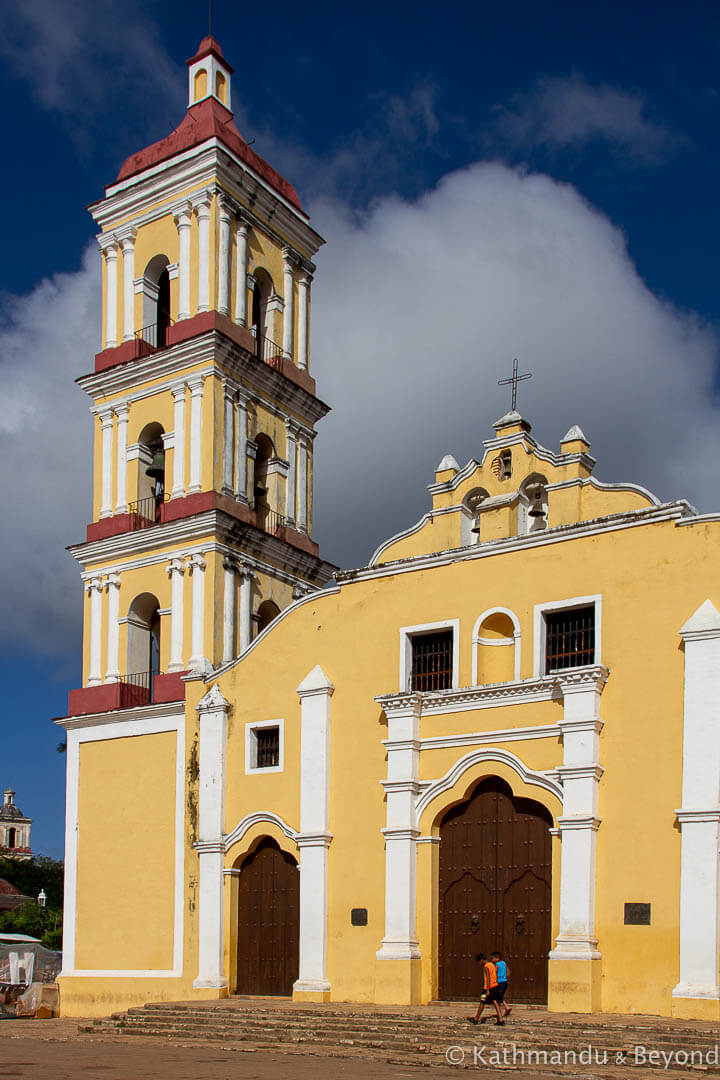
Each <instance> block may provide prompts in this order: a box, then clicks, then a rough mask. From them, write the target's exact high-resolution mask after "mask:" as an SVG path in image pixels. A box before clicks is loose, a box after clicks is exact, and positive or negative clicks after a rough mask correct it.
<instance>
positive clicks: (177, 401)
mask: <svg viewBox="0 0 720 1080" xmlns="http://www.w3.org/2000/svg"><path fill="white" fill-rule="evenodd" d="M172 396H173V403H174V414H175V415H174V421H173V425H174V434H173V484H172V491H171V493H170V494H171V498H173V499H179V498H182V496H183V495H184V494H185V383H182V384H181V385H180V386H173V388H172Z"/></svg>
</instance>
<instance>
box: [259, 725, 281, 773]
mask: <svg viewBox="0 0 720 1080" xmlns="http://www.w3.org/2000/svg"><path fill="white" fill-rule="evenodd" d="M255 739H256V740H257V768H258V769H274V768H277V766H278V765H279V764H280V728H276V727H266V728H256V729H255Z"/></svg>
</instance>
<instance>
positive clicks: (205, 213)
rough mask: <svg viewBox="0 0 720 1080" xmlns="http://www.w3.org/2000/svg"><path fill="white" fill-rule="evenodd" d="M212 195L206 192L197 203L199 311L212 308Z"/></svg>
mask: <svg viewBox="0 0 720 1080" xmlns="http://www.w3.org/2000/svg"><path fill="white" fill-rule="evenodd" d="M211 202H212V195H211V194H210V192H205V193H204V195H203V197H202V198H201V200H200V201H199V202H198V203H196V210H197V218H198V305H197V306H198V311H209V310H210V204H211Z"/></svg>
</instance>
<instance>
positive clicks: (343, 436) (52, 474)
mask: <svg viewBox="0 0 720 1080" xmlns="http://www.w3.org/2000/svg"><path fill="white" fill-rule="evenodd" d="M311 210H312V211H313V215H314V216H313V224H314V225H315V226H316V227H317V228H318V229H319V230H320V231H321V232H322V233H323V234H324V235H325V236H326V238H327V240H328V245H327V247H326V248H324V249H322V251H321V253H320V255H319V256H318V273H317V276H316V282H315V285H314V287H313V370H314V374H315V376H316V377H317V379H318V392H319V394H320V395H321V397H323V398H324V399H325V400H327V401H328V402H329V403H330V404H331V405H332V406H333V412H332V413H331V414H330V416H329V417H328V418H327V419H326V420H324V421H323V422H322V423H321V425H320V427H319V434H318V440H317V443H316V449H317V474H316V485H315V490H316V497H317V519H316V525H317V538H318V539H319V540H320V542H321V545H322V550H323V554H324V555H325V556H326V557H327V558H332V559H335V560H337V561H340V562H342V563H343V564H344V565H346V566H349V565H357V564H359V563H361V562H363V561H366V560H367V558H369V556H370V554H371V553H372V550H373V549H374V547H375V545H376V544H377V543H378V542H379V541H380V540H382V539H384V538H385V537H387V536H389V535H391V534H392V533H393V532H395V531H397V530H398V529H401V528H404V527H406V526H407V525H409V524H411V523H412V522H414V521H415V520H417V518H418V517H419V516H420V515H421V514H422V513H423V512H424V511H425V509H427V507H428V505H429V496H428V494H427V492H426V491H425V485H426V484H427V483H430V482H432V480H433V479H434V476H433V473H434V468H435V466H436V465H437V463H438V461H439V460H440V458H441V457H442V456H443V454H445V453H447V452H448V451H452V452H453V453H454V454H455V455H456V457H457V458H458V460H459V461H461V462H464V461H466V460H467V459H468V458H469V457H471V456H476V455H479V454H480V453H481V451H482V440H483V439H484V438H488V437H490V436H491V435H492V429H491V425H492V421H493V420H495V419H496V418H497V417H498V416H499V415H500V414H501V413H503V412H504V411H505V410H506V408H507V405H508V400H507V393H506V391H505V390H501V389H499V388H498V386H497V385H496V384H497V380H498V379H499V378H502V377H504V376H506V375H507V374H508V372H509V369H510V365H511V362H512V359H513V357H515V356H517V357H519V359H520V363H521V365H522V367H523V369H525V370H527V369H530V370H531V371H532V372H533V378H532V379H531V380H530V381H528V382H526V383H523V384H522V386H521V388H520V398H519V404H520V406H521V408H522V411H523V412H524V413H525V414H526V415H527V416H528V418H529V419H530V420H531V421H532V422H533V425H534V433H535V435H536V436H537V437H538V439H539V440H540V441H541V442H543V443H545V444H546V445H548V446H550V447H554V448H557V447H558V443H559V440H560V438H561V437H562V436H563V435H564V433H565V431H567V429H568V428H569V427H570V426H571V424H574V423H579V424H580V425H581V427H582V428H583V430H584V431H585V432H586V434H587V435H588V436H589V437H590V438H591V439H592V441H593V453H594V454H595V455H596V456H597V457H598V459H599V463H598V466H597V469H596V473H597V475H598V476H599V477H600V478H601V479H605V480H632V481H636V482H639V483H643V484H646V485H648V486H649V487H651V488H654V489H656V490H657V493H658V494H659V495H660V496H661V497H662V498H667V499H669V498H674V497H683V496H684V497H689V498H690V499H691V500H692V501H694V502H696V503H697V504H698V505H699V506H701V507H703V508H706V509H708V508H713V507H717V506H718V504H719V503H720V500H719V499H718V485H717V482H716V462H717V460H718V458H719V457H720V424H719V423H718V419H719V416H718V409H717V407H716V405H715V404H714V402H713V398H712V387H713V377H714V373H715V362H716V358H717V346H718V341H717V338H716V335H715V333H714V332H713V330H712V329H710V328H709V327H707V326H705V325H703V324H702V323H701V322H700V320H699V319H698V318H697V317H696V316H695V315H693V314H692V313H686V312H681V311H678V310H675V309H673V308H672V307H671V306H670V305H668V304H667V303H664V302H663V301H661V300H659V299H658V298H657V297H655V296H654V295H653V294H652V293H651V292H649V290H648V289H647V288H646V286H645V285H644V283H643V282H642V280H641V279H640V278H639V276H638V274H637V272H636V270H635V268H634V266H633V264H632V262H631V260H630V258H629V256H628V254H627V250H626V246H625V242H624V239H623V236H622V234H621V233H620V232H619V231H618V230H617V229H615V228H614V227H613V226H612V225H611V224H610V222H609V221H608V220H607V218H605V217H604V216H603V215H602V214H600V213H599V212H598V211H596V210H595V209H594V208H593V207H591V206H589V205H588V204H587V203H586V202H585V201H584V200H583V199H582V198H581V197H580V196H579V195H578V193H577V191H575V190H574V189H573V188H572V187H570V186H568V185H563V184H559V183H556V182H555V181H553V180H552V179H550V178H549V177H547V176H540V175H527V174H524V173H522V172H520V171H513V170H511V169H509V168H506V167H504V166H501V165H497V164H492V165H475V166H473V167H471V168H468V169H466V170H464V171H462V172H456V173H453V174H451V175H449V176H447V177H446V178H445V179H444V180H443V181H442V183H441V184H440V185H439V186H438V187H437V188H436V189H435V190H433V191H429V192H427V193H426V194H425V195H424V196H423V197H422V198H421V199H418V200H417V201H415V202H408V201H403V200H401V199H398V198H388V199H384V200H382V201H381V202H379V203H378V204H377V205H376V206H375V207H374V209H372V210H371V211H369V212H367V213H366V214H365V215H364V216H363V217H362V218H359V217H358V215H357V213H355V212H351V211H350V210H349V209H348V207H347V205H345V204H344V203H341V202H339V201H328V200H325V201H322V202H317V203H316V204H315V205H314V206H312V207H311ZM98 281H99V267H98V264H97V253H96V252H93V253H88V255H87V256H86V259H85V262H84V265H83V268H82V270H80V271H79V272H78V273H77V274H67V275H63V276H59V277H56V278H54V279H52V280H51V281H46V282H43V283H41V284H40V285H39V286H38V288H37V289H36V290H34V291H33V292H32V293H31V294H30V295H28V296H26V297H21V298H18V299H14V300H13V299H9V300H6V302H5V304H4V305H3V307H4V309H5V319H4V321H3V322H2V323H0V357H1V358H2V359H1V360H0V378H2V381H3V387H4V390H5V393H4V398H3V403H2V406H0V452H2V456H3V460H4V461H5V462H7V463H12V464H11V465H10V466H9V467H6V468H5V469H4V470H3V471H2V475H1V476H0V505H2V506H3V508H4V514H3V534H4V535H3V548H4V554H5V558H4V559H3V562H2V569H1V570H0V575H1V576H0V588H1V589H2V593H3V598H4V602H5V603H4V608H5V610H6V611H10V612H11V613H12V617H11V619H6V620H4V628H5V631H6V634H8V633H9V635H10V637H11V639H12V640H13V641H15V642H16V643H18V642H27V644H28V645H29V646H30V647H33V648H35V649H38V648H44V649H52V650H55V651H57V652H58V653H65V652H66V650H68V649H74V648H76V647H77V633H78V628H79V619H80V604H81V591H80V582H79V577H78V573H77V570H76V568H75V566H74V564H73V561H72V559H71V558H70V557H69V556H68V555H67V553H66V552H65V551H64V550H63V549H64V546H65V544H67V543H70V542H73V541H77V540H79V539H82V535H83V529H84V526H85V523H86V520H87V514H88V507H89V487H90V461H91V453H90V443H91V428H90V421H89V416H88V412H87V404H88V399H87V398H86V397H85V395H84V394H83V393H82V392H81V391H80V390H79V389H78V388H77V387H75V386H74V384H73V378H74V377H75V376H77V375H78V374H81V373H83V372H84V371H86V370H89V369H90V366H91V356H92V354H93V352H94V351H95V349H96V347H97V334H98V326H99V310H98V298H97V287H98Z"/></svg>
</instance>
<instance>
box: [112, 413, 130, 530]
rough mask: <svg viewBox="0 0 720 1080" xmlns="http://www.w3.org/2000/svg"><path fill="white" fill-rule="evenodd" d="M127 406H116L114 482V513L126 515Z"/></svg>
mask: <svg viewBox="0 0 720 1080" xmlns="http://www.w3.org/2000/svg"><path fill="white" fill-rule="evenodd" d="M129 412H130V408H129V406H128V405H116V406H115V415H116V416H117V476H116V481H115V489H116V490H115V513H116V514H126V513H127V509H128V504H127V429H128V415H129Z"/></svg>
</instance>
